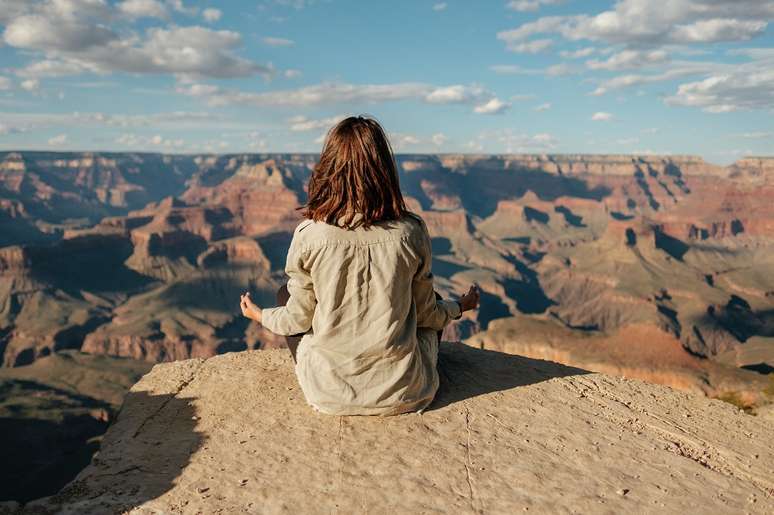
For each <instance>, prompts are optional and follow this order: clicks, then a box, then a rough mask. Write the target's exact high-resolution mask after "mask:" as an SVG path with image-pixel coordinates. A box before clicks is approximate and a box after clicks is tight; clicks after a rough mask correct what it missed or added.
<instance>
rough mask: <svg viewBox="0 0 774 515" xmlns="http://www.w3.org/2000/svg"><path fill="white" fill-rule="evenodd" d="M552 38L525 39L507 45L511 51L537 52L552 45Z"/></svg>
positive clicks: (522, 52)
mask: <svg viewBox="0 0 774 515" xmlns="http://www.w3.org/2000/svg"><path fill="white" fill-rule="evenodd" d="M553 44H554V42H553V40H550V39H534V40H532V41H525V42H524V43H514V44H509V45H508V47H507V48H508V50H510V51H511V52H517V53H521V54H537V53H539V52H542V51H544V50H547V49H548V48H550V47H551V45H553Z"/></svg>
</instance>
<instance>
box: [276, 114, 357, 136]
mask: <svg viewBox="0 0 774 515" xmlns="http://www.w3.org/2000/svg"><path fill="white" fill-rule="evenodd" d="M344 118H345V116H343V115H339V116H331V117H330V118H322V119H318V120H310V119H309V118H307V117H306V116H294V117H293V118H290V119H289V120H288V123H289V124H290V130H291V131H293V132H306V131H313V130H318V129H330V128H331V127H332V126H334V125H336V124H337V123H339V122H340V121H341V120H343V119H344Z"/></svg>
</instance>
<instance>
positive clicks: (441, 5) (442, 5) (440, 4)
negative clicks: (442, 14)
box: [433, 2, 448, 11]
mask: <svg viewBox="0 0 774 515" xmlns="http://www.w3.org/2000/svg"><path fill="white" fill-rule="evenodd" d="M447 7H448V5H447V4H446V2H438V3H437V4H433V11H443V10H445V9H446V8H447Z"/></svg>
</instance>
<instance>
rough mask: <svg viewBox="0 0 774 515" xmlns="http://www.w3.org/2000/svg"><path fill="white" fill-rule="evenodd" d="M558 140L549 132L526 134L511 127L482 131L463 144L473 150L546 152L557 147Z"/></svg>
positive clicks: (509, 152)
mask: <svg viewBox="0 0 774 515" xmlns="http://www.w3.org/2000/svg"><path fill="white" fill-rule="evenodd" d="M558 144H559V141H558V140H557V138H556V137H555V136H553V135H552V134H549V133H538V134H532V135H530V134H527V133H523V132H514V131H513V130H511V129H497V130H493V131H483V132H481V133H480V134H478V136H477V137H475V138H474V139H472V140H471V141H469V142H468V143H467V144H466V145H465V146H466V147H467V148H468V149H470V150H472V151H474V152H484V151H486V152H505V153H508V154H514V153H529V152H547V151H550V150H553V149H555V148H556V147H557V145H558Z"/></svg>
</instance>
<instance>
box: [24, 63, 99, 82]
mask: <svg viewBox="0 0 774 515" xmlns="http://www.w3.org/2000/svg"><path fill="white" fill-rule="evenodd" d="M85 72H97V68H94V67H88V66H86V65H84V64H83V63H78V62H73V61H69V62H65V61H56V60H51V59H45V60H43V61H37V62H33V63H31V64H28V65H27V66H26V67H24V68H21V69H19V70H17V71H16V73H17V75H19V76H21V77H30V78H45V77H64V76H67V75H78V74H81V73H85Z"/></svg>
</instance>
